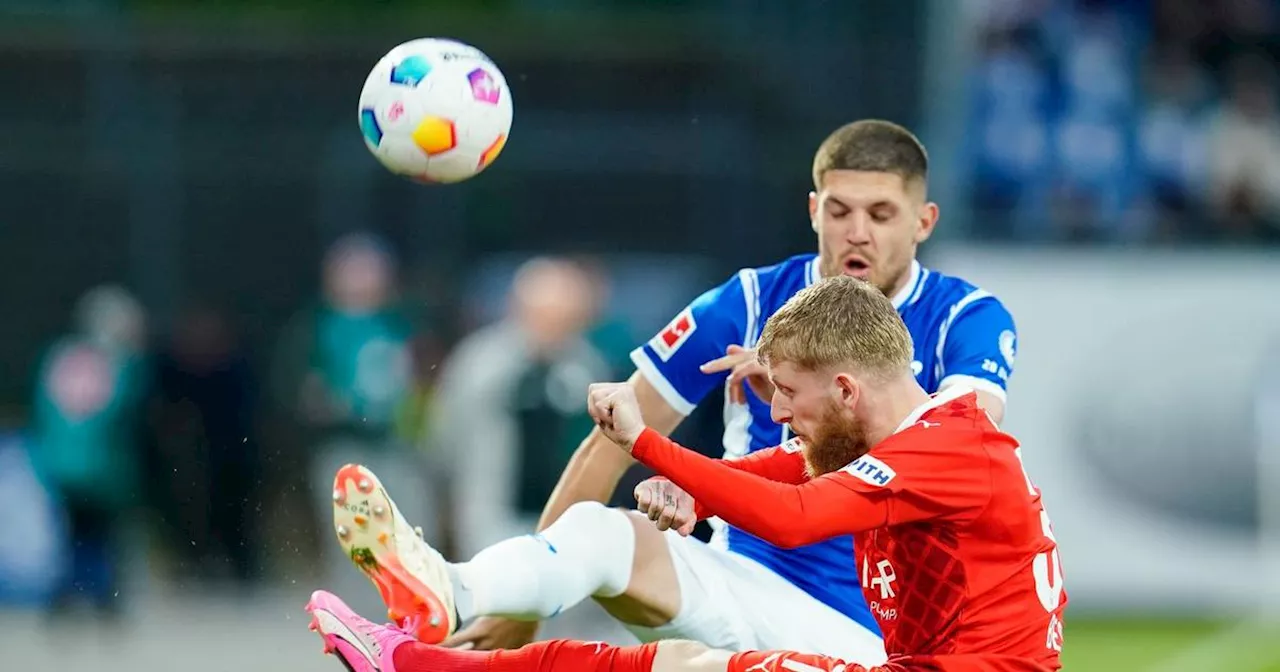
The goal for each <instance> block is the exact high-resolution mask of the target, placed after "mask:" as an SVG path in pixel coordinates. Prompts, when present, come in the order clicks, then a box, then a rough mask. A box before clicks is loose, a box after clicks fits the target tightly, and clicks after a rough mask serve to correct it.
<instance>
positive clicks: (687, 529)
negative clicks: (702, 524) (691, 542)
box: [676, 516, 698, 537]
mask: <svg viewBox="0 0 1280 672" xmlns="http://www.w3.org/2000/svg"><path fill="white" fill-rule="evenodd" d="M697 525H698V521H697V520H695V519H694V518H693V517H692V516H690V518H689V520H686V521H684V523H683V524H681V525H680V526H679V527H677V528H676V534H679V535H680V536H682V537H687V536H689V535H691V534H693V528H695V527H697Z"/></svg>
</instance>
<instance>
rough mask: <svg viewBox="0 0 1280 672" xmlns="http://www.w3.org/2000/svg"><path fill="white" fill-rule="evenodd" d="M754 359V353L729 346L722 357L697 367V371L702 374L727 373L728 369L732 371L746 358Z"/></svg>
mask: <svg viewBox="0 0 1280 672" xmlns="http://www.w3.org/2000/svg"><path fill="white" fill-rule="evenodd" d="M754 357H755V353H753V352H751V351H750V350H745V349H743V348H741V347H739V346H736V345H731V346H729V348H728V350H727V351H726V354H725V355H724V356H722V357H717V358H715V359H713V360H711V361H709V362H707V363H706V364H703V365H702V366H701V367H699V369H700V370H701V371H702V372H703V373H718V372H720V371H728V370H729V369H732V368H733V367H735V366H737V365H738V364H740V363H742V362H743V361H745V360H747V359H748V358H754Z"/></svg>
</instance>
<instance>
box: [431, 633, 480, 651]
mask: <svg viewBox="0 0 1280 672" xmlns="http://www.w3.org/2000/svg"><path fill="white" fill-rule="evenodd" d="M482 636H483V635H482V634H481V633H477V632H475V630H474V629H472V628H463V629H461V630H459V631H457V632H455V633H453V634H452V635H449V636H448V637H445V639H444V641H443V642H440V646H443V647H446V648H450V649H474V648H476V639H478V638H479V637H482Z"/></svg>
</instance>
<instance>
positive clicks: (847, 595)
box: [631, 254, 1017, 632]
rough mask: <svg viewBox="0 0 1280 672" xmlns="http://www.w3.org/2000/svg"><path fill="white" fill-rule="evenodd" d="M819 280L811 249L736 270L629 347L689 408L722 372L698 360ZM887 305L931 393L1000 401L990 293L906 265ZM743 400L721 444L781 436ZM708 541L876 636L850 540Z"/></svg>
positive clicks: (1006, 319)
mask: <svg viewBox="0 0 1280 672" xmlns="http://www.w3.org/2000/svg"><path fill="white" fill-rule="evenodd" d="M817 278H818V262H817V255H814V254H805V255H799V256H795V257H791V258H790V259H787V260H785V261H783V262H781V263H779V264H775V265H773V266H766V267H763V268H746V269H743V270H741V271H738V273H737V274H735V275H734V276H733V277H731V278H729V279H728V280H727V281H726V282H725V283H724V284H721V285H720V286H718V287H715V288H713V289H711V290H710V291H707V292H706V293H704V294H703V295H701V296H699V297H698V298H697V299H694V301H693V302H692V303H690V304H689V306H688V307H686V308H685V309H684V310H682V311H681V312H680V313H679V314H678V315H677V316H676V317H675V319H673V320H672V321H671V323H670V324H668V325H667V327H666V328H664V329H663V330H662V331H661V332H659V333H658V334H657V335H656V336H654V337H653V338H652V339H650V340H649V341H648V342H647V343H645V344H644V345H642V346H641V347H639V348H636V349H635V351H633V352H632V353H631V359H632V361H634V362H635V364H636V367H637V368H638V369H639V370H640V372H641V374H642V375H644V376H645V378H646V379H647V380H648V381H649V382H650V383H651V384H653V386H654V387H655V388H656V389H657V390H658V391H659V392H660V393H661V394H662V396H663V398H664V399H666V401H667V402H668V403H669V404H671V406H672V407H673V408H675V409H677V410H679V411H682V412H684V413H685V414H688V413H691V412H692V411H693V409H694V407H695V406H696V405H697V404H698V403H699V402H701V401H702V399H703V397H705V396H706V395H707V393H708V392H710V391H711V390H712V389H713V388H714V387H715V386H717V385H724V384H725V380H726V378H727V374H726V373H720V374H715V375H707V374H704V373H702V372H701V371H700V370H699V368H698V367H699V366H701V365H702V364H703V363H705V362H708V361H710V360H712V359H715V358H717V357H720V356H722V355H723V354H725V348H727V347H728V346H729V345H743V346H746V347H753V346H754V345H755V341H756V339H758V338H759V337H760V332H761V330H762V329H763V328H764V323H765V320H767V319H768V318H769V316H770V315H772V314H773V313H774V312H775V311H776V310H778V309H779V308H780V307H782V305H783V304H784V303H786V301H787V299H789V298H791V297H792V296H793V295H794V294H796V293H797V292H799V291H800V290H801V289H803V288H805V287H807V286H808V285H810V284H812V283H813V282H814V281H816V280H817ZM892 299H893V304H894V306H895V307H896V308H897V309H898V312H899V313H900V314H901V315H902V318H903V321H904V322H906V325H907V328H908V329H909V330H910V332H911V337H912V339H913V340H914V342H915V361H913V362H912V368H913V370H914V371H915V374H916V379H917V380H918V381H919V382H920V384H921V386H923V387H924V388H925V390H927V391H929V392H937V391H939V390H942V389H944V388H947V387H949V386H952V385H957V384H958V385H963V386H965V387H969V388H972V389H975V390H982V391H986V392H989V393H991V394H993V395H995V396H997V397H999V398H1001V399H1003V398H1004V396H1005V389H1006V385H1007V383H1008V379H1009V375H1010V373H1011V372H1012V370H1013V362H1014V357H1015V354H1016V350H1017V332H1016V330H1015V328H1014V324H1013V318H1012V317H1011V316H1010V314H1009V311H1007V310H1006V309H1005V307H1004V306H1003V305H1002V304H1001V303H1000V301H999V300H997V299H996V298H995V297H994V296H992V295H991V294H990V293H988V292H986V291H983V290H981V289H978V288H977V287H974V286H973V285H971V284H969V283H968V282H965V281H964V280H961V279H960V278H955V277H951V276H947V275H944V274H942V273H938V272H936V271H933V270H930V269H927V268H924V267H922V266H921V265H920V264H919V263H915V262H913V264H912V268H911V280H910V281H909V282H908V283H907V284H906V286H905V287H903V289H902V290H901V291H900V292H898V294H897V296H894V297H892ZM747 398H748V403H747V404H746V405H741V404H732V403H728V402H727V401H726V404H725V409H724V421H725V429H724V448H725V456H726V457H737V456H741V455H745V454H747V453H749V452H752V451H756V450H761V449H763V448H769V447H772V446H776V445H778V444H780V443H782V442H783V441H784V440H785V438H786V437H785V436H784V434H783V433H784V431H785V428H784V427H782V426H780V425H778V424H776V423H774V422H773V420H772V419H771V418H770V415H769V401H768V400H761V399H758V398H756V397H755V396H754V395H752V394H751V393H750V391H748V392H747ZM713 543H727V545H728V549H729V550H730V551H733V552H736V553H740V554H742V555H744V556H746V557H749V558H751V559H753V560H755V561H757V562H759V563H761V564H763V565H765V566H766V567H768V568H770V569H771V570H773V571H774V572H776V573H777V574H779V575H780V576H782V577H784V578H786V579H787V580H788V581H790V582H791V583H793V584H795V585H796V586H798V587H800V588H801V589H803V590H804V591H805V592H807V593H809V594H810V595H812V596H813V597H814V598H815V599H818V600H820V601H822V602H823V603H825V604H827V605H829V606H831V607H832V608H834V609H836V610H838V611H840V612H841V613H843V614H845V615H847V616H849V617H850V618H852V619H854V620H856V621H858V622H859V623H861V624H862V625H864V626H866V627H867V628H869V629H870V630H872V631H873V632H878V631H879V629H878V627H877V625H876V622H875V618H874V617H872V615H871V613H870V611H868V609H867V606H866V604H865V602H864V601H863V599H862V591H861V589H860V588H859V586H858V577H857V576H856V573H855V572H852V571H850V569H849V558H850V557H851V553H852V547H853V539H852V538H851V537H841V538H838V539H832V540H829V541H826V542H822V543H819V544H815V545H812V546H805V547H802V548H797V549H792V550H783V549H780V548H777V547H775V546H771V545H769V544H767V543H765V542H764V541H761V540H760V539H757V538H755V537H753V536H751V535H750V534H747V533H746V532H744V531H742V530H740V529H736V528H733V527H726V528H723V529H719V530H718V531H717V533H716V539H715V540H713Z"/></svg>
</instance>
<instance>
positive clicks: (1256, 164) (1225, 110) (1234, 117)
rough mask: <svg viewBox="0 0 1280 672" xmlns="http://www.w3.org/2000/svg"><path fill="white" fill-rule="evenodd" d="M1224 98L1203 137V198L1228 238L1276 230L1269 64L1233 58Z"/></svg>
mask: <svg viewBox="0 0 1280 672" xmlns="http://www.w3.org/2000/svg"><path fill="white" fill-rule="evenodd" d="M1227 86H1228V88H1227V98H1226V100H1225V101H1223V104H1222V106H1221V108H1220V109H1219V110H1218V112H1217V115H1216V117H1215V118H1214V120H1213V125H1212V127H1211V130H1210V135H1209V146H1210V160H1209V169H1210V173H1209V202H1210V206H1211V207H1212V208H1213V210H1212V214H1213V216H1214V217H1215V218H1217V219H1218V220H1219V221H1220V225H1221V227H1222V229H1223V233H1224V234H1225V235H1227V236H1228V237H1230V238H1236V239H1242V238H1243V239H1251V238H1258V237H1275V236H1276V234H1277V233H1280V229H1277V226H1280V119H1278V118H1277V115H1276V95H1277V90H1276V69H1275V64H1274V63H1273V62H1272V61H1271V60H1270V59H1268V58H1267V57H1265V56H1262V55H1254V54H1250V55H1246V56H1242V57H1240V58H1239V59H1237V60H1235V61H1233V62H1232V64H1231V68H1230V70H1229V81H1228V85H1227Z"/></svg>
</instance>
